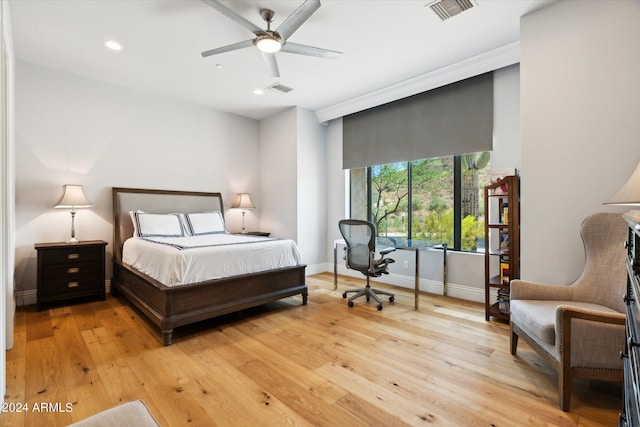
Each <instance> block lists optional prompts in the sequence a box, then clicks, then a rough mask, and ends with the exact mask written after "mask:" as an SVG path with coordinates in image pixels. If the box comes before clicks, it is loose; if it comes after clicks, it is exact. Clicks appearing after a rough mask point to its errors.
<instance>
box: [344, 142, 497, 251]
mask: <svg viewBox="0 0 640 427" xmlns="http://www.w3.org/2000/svg"><path fill="white" fill-rule="evenodd" d="M489 159H490V153H489V152H483V153H472V154H465V155H461V156H448V157H439V158H433V159H424V160H416V161H413V162H399V163H390V164H386V165H376V166H372V167H369V168H362V169H352V170H351V177H352V180H351V212H352V217H354V218H355V217H364V216H362V215H363V214H365V212H366V218H368V219H369V220H370V221H372V222H373V223H374V224H375V225H376V227H377V230H378V235H379V236H387V237H401V238H409V239H414V240H428V241H431V242H447V244H448V246H449V247H450V248H453V249H459V250H463V251H478V250H483V249H484V241H483V238H484V206H483V203H484V198H483V197H481V194H482V189H483V187H484V186H485V185H487V184H488V183H489ZM456 182H458V183H459V185H455V184H456ZM455 188H459V190H458V191H454V189H455ZM363 204H365V205H364V206H363ZM456 210H457V211H458V212H459V215H455V214H454V213H455V212H456ZM354 213H360V215H356V216H354ZM455 218H459V220H458V222H459V224H455V222H456V220H455ZM456 225H457V226H456Z"/></svg>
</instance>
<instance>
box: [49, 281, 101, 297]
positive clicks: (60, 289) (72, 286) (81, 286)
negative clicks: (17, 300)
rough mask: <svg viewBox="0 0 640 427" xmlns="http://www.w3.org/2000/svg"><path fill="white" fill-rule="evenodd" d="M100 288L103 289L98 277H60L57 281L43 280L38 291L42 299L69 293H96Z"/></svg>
mask: <svg viewBox="0 0 640 427" xmlns="http://www.w3.org/2000/svg"><path fill="white" fill-rule="evenodd" d="M101 286H102V287H103V288H104V283H100V277H98V276H80V277H60V278H58V279H47V280H43V281H42V283H41V289H40V290H41V291H42V296H43V297H49V296H55V295H63V294H65V296H68V295H66V294H68V293H69V292H72V293H74V294H76V293H82V292H89V293H96V292H98V290H99V289H100V287H101ZM38 297H40V295H38Z"/></svg>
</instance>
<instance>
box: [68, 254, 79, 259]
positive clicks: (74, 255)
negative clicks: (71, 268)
mask: <svg viewBox="0 0 640 427" xmlns="http://www.w3.org/2000/svg"><path fill="white" fill-rule="evenodd" d="M78 258H80V254H77V253H76V254H68V255H67V259H78Z"/></svg>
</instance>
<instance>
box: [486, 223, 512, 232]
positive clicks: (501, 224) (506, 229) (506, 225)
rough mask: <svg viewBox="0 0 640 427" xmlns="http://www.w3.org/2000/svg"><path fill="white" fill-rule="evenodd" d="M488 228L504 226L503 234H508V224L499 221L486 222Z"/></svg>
mask: <svg viewBox="0 0 640 427" xmlns="http://www.w3.org/2000/svg"><path fill="white" fill-rule="evenodd" d="M487 227H489V228H504V232H503V233H504V234H509V224H505V223H499V224H487Z"/></svg>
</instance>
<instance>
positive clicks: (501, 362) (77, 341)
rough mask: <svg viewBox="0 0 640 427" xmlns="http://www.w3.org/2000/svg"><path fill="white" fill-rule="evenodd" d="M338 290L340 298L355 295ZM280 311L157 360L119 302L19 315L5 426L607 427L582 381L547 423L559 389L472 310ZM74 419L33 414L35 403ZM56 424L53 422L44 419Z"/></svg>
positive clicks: (428, 299) (273, 307) (206, 331)
mask: <svg viewBox="0 0 640 427" xmlns="http://www.w3.org/2000/svg"><path fill="white" fill-rule="evenodd" d="M362 283H363V282H362V281H358V280H355V279H351V278H347V277H341V283H340V289H344V288H345V287H353V286H355V285H360V284H362ZM307 284H308V285H309V288H310V295H309V304H308V305H306V306H302V305H301V304H300V302H301V300H300V298H299V297H295V298H288V299H285V300H282V301H279V302H277V303H273V304H269V305H267V306H265V307H261V308H258V309H254V310H248V311H245V312H244V313H242V314H234V315H229V316H224V317H223V318H219V319H214V320H211V321H206V322H202V323H200V324H197V325H194V326H191V327H184V328H179V329H178V330H177V331H176V333H175V334H174V344H173V345H171V346H169V347H163V346H162V343H161V340H160V334H159V333H158V331H157V330H156V328H155V327H154V326H153V325H152V324H150V323H149V322H148V321H146V320H145V319H144V318H143V317H141V315H140V313H139V312H138V311H136V310H135V309H134V308H132V307H131V306H130V305H129V304H128V303H127V302H126V301H124V300H120V299H116V298H113V297H110V296H109V297H107V300H106V301H98V302H90V303H85V304H76V305H71V306H66V307H60V308H54V309H50V310H47V311H42V312H37V311H35V309H34V308H28V309H26V310H21V311H19V312H18V313H17V319H16V329H15V341H14V342H15V346H14V348H13V349H12V350H10V351H9V352H8V353H7V377H8V378H7V383H8V384H7V396H6V397H5V402H8V403H20V404H25V403H26V404H27V405H28V409H29V412H22V413H15V412H14V413H3V414H2V415H0V425H2V426H7V427H8V426H23V425H24V426H62V425H66V424H68V423H71V422H75V421H79V420H81V419H83V418H85V417H87V416H90V415H92V414H94V413H96V412H99V411H102V410H104V409H107V408H110V407H112V406H114V405H117V404H119V403H123V402H126V401H129V400H133V399H142V400H144V402H145V403H146V404H147V405H148V407H149V409H150V410H151V412H152V413H153V415H154V416H155V417H156V419H157V420H158V421H159V423H160V424H161V425H163V426H186V425H192V426H262V425H264V426H275V425H301V426H305V425H306V426H308V425H323V426H385V427H386V426H400V425H418V426H420V425H424V426H426V425H438V426H440V425H443V426H449V425H461V426H519V425H527V426H544V425H548V426H556V425H559V426H575V425H580V426H597V425H604V426H614V425H616V420H617V415H618V412H619V408H620V407H621V404H622V403H621V402H622V399H621V390H622V387H621V386H620V385H610V384H606V383H590V382H587V381H577V382H576V385H575V386H574V394H573V397H572V401H571V405H572V410H571V412H569V413H564V412H562V411H561V410H560V409H558V407H557V403H556V401H557V399H556V398H557V390H556V383H555V381H556V377H555V373H554V372H553V371H552V370H551V369H550V368H549V367H548V366H546V365H545V364H544V363H543V362H542V360H541V359H540V358H539V357H538V356H537V355H536V354H535V353H534V352H533V351H532V350H531V349H530V348H529V347H527V345H526V344H525V343H523V342H521V344H520V348H519V349H518V356H517V357H512V356H511V355H510V354H509V339H508V326H507V325H506V324H501V323H494V322H491V323H488V322H485V320H484V312H483V306H482V305H481V304H476V303H469V302H466V301H461V300H456V299H452V298H447V297H440V296H433V295H429V294H423V295H421V297H420V310H419V311H414V310H413V293H412V292H411V291H410V290H406V289H397V288H395V289H394V290H395V292H396V302H395V303H393V304H391V303H387V304H385V307H384V310H382V311H377V310H376V309H375V306H374V305H373V304H367V303H366V302H365V301H364V300H362V301H360V302H356V304H355V307H353V308H348V307H347V305H346V302H345V300H343V299H342V297H341V291H337V292H336V291H333V276H332V275H331V274H320V275H316V276H311V277H308V280H307ZM43 402H44V403H50V404H55V403H59V404H60V405H59V409H66V406H65V405H66V403H71V404H72V411H71V412H62V411H54V412H44V413H43V412H34V411H33V407H34V406H35V405H39V404H40V403H43ZM50 406H53V408H52V409H54V410H55V409H56V408H55V405H50Z"/></svg>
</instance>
